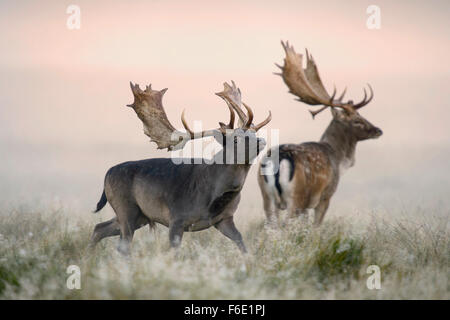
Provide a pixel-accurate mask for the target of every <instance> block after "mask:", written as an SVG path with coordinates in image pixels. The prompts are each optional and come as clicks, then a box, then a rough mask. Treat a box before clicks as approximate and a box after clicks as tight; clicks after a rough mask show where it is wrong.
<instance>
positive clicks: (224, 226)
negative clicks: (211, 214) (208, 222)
mask: <svg viewBox="0 0 450 320" xmlns="http://www.w3.org/2000/svg"><path fill="white" fill-rule="evenodd" d="M214 227H215V228H216V229H217V230H219V231H220V232H221V233H222V234H223V235H224V236H225V237H227V238H229V239H231V240H233V241H234V243H236V245H237V246H238V248H239V250H241V252H242V253H247V249H246V248H245V244H244V241H243V240H242V235H241V233H240V232H239V230H238V229H237V228H236V226H235V225H234V221H233V217H229V218H225V219H223V220H222V221H220V222H219V223H217V224H216V225H214Z"/></svg>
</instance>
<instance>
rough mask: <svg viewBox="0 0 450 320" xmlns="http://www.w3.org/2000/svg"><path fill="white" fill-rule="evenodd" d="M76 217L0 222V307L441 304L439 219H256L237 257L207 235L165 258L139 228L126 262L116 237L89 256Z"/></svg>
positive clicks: (18, 215)
mask: <svg viewBox="0 0 450 320" xmlns="http://www.w3.org/2000/svg"><path fill="white" fill-rule="evenodd" d="M83 218H84V220H82V218H81V217H80V216H79V215H76V214H73V213H69V212H65V211H62V210H53V211H51V210H49V212H33V211H29V210H15V211H10V212H3V213H1V214H0V298H1V299H335V298H338V299H387V298H389V299H432V298H433V299H449V298H450V294H449V292H450V288H449V281H448V279H449V270H450V268H449V266H450V261H449V259H450V246H449V230H448V218H442V217H441V218H436V217H434V218H428V219H422V220H421V221H419V220H417V219H416V220H414V221H412V220H411V221H410V220H396V219H394V218H393V219H391V220H389V221H385V220H383V219H381V218H374V219H373V220H372V221H369V222H365V223H359V224H356V223H352V222H350V221H349V220H348V219H342V218H340V219H338V218H333V217H328V218H327V220H325V222H324V224H323V225H322V226H321V227H320V228H314V227H313V226H311V225H310V224H309V223H308V222H302V221H300V220H291V221H288V222H287V223H286V224H284V225H283V226H282V227H280V228H274V227H268V226H265V223H264V220H263V219H262V214H261V218H259V219H255V220H252V221H251V222H248V223H247V224H245V225H244V226H240V229H241V231H242V234H243V235H244V239H245V241H246V244H247V246H248V249H249V254H248V255H247V256H243V255H241V253H240V252H239V250H238V249H237V248H236V246H235V245H234V244H233V243H232V242H231V241H230V240H229V239H227V238H225V237H223V236H222V235H221V234H219V233H218V232H217V231H216V230H214V228H211V229H208V230H205V231H201V232H197V233H185V235H184V238H183V242H182V245H181V248H179V249H178V250H170V249H169V244H168V234H167V229H166V228H164V227H162V226H158V227H157V229H156V230H155V231H149V228H147V227H145V228H142V229H140V230H138V231H137V232H136V235H135V239H134V241H133V246H132V254H131V256H130V257H129V258H124V257H123V256H121V255H120V254H119V253H117V251H116V245H117V238H108V239H105V240H104V241H102V242H101V243H99V245H98V246H97V247H96V248H95V249H94V250H89V249H88V241H89V237H90V234H91V232H92V229H93V226H94V225H95V222H98V219H99V217H98V216H89V218H86V216H84V217H83ZM105 219H106V217H103V220H105ZM86 220H87V221H86ZM94 220H95V221H94ZM70 265H76V266H78V267H79V268H80V272H81V289H79V290H78V289H72V290H71V289H69V288H68V287H67V284H66V281H67V279H68V277H69V274H68V273H67V272H66V271H67V267H68V266H70ZM369 265H377V266H379V268H380V270H381V289H379V290H376V289H375V290H370V289H368V287H367V285H366V282H367V279H368V277H369V276H370V273H367V267H368V266H369Z"/></svg>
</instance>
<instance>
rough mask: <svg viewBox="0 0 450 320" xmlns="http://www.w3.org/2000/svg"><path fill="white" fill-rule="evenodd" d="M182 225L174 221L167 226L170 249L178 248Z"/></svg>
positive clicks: (181, 222)
mask: <svg viewBox="0 0 450 320" xmlns="http://www.w3.org/2000/svg"><path fill="white" fill-rule="evenodd" d="M183 232H184V225H183V221H181V220H175V221H173V222H171V223H170V224H169V241H170V246H171V247H172V248H178V247H179V246H180V244H181V239H183Z"/></svg>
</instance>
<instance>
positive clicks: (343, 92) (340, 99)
mask: <svg viewBox="0 0 450 320" xmlns="http://www.w3.org/2000/svg"><path fill="white" fill-rule="evenodd" d="M346 92H347V87H345V89H344V91H342V93H341V96H340V97H339V99H338V101H342V99H344V96H345V93H346Z"/></svg>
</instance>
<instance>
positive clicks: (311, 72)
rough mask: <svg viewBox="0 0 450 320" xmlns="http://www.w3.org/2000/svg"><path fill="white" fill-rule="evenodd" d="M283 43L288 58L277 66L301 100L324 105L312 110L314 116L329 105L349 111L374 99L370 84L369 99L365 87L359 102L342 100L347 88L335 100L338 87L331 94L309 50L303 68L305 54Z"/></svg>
mask: <svg viewBox="0 0 450 320" xmlns="http://www.w3.org/2000/svg"><path fill="white" fill-rule="evenodd" d="M281 45H282V46H283V48H284V51H285V52H286V58H285V59H284V66H279V65H277V66H278V67H279V68H280V69H281V71H282V73H280V74H279V75H281V76H282V78H283V80H284V82H285V83H286V85H287V86H288V87H289V92H290V93H292V94H294V95H296V96H297V97H298V98H299V99H298V100H299V101H302V102H304V103H306V104H309V105H323V107H322V108H320V109H318V110H316V111H310V112H311V114H312V116H313V118H314V117H315V116H316V115H317V114H318V113H320V112H322V111H323V110H325V109H326V108H328V107H331V108H336V107H337V108H341V109H344V110H346V111H347V112H355V111H356V110H358V109H359V108H362V107H364V106H365V105H366V104H368V103H369V102H370V101H371V100H372V98H373V91H372V87H371V86H370V85H368V86H369V89H370V94H371V95H370V98H369V99H368V100H366V99H367V92H366V89H364V99H363V100H362V101H361V102H360V103H358V104H353V101H352V100H348V101H347V102H343V101H342V99H343V98H344V95H345V92H346V90H347V89H345V90H344V91H343V92H342V94H341V95H340V97H339V98H338V99H336V100H335V96H336V88H334V91H333V94H332V95H331V96H330V95H329V94H328V92H327V90H326V89H325V87H324V85H323V83H322V80H321V79H320V76H319V71H318V70H317V65H316V63H315V62H314V59H313V57H312V56H311V55H310V54H309V52H308V50H306V68H303V55H302V54H297V53H296V52H295V50H294V47H293V46H289V42H286V43H284V42H283V41H281Z"/></svg>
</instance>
